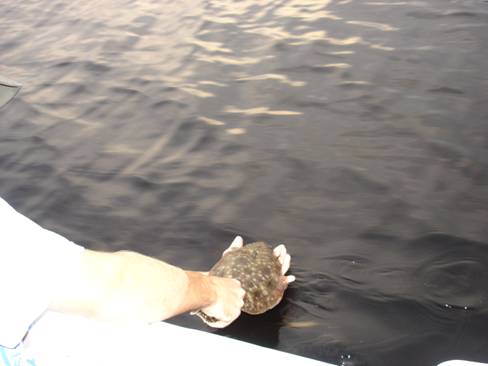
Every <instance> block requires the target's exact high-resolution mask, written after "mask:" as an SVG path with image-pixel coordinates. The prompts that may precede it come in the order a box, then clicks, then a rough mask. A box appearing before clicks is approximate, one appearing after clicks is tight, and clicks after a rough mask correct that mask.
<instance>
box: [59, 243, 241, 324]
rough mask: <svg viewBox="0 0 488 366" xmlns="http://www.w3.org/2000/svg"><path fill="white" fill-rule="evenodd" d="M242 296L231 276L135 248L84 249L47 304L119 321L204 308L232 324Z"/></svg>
mask: <svg viewBox="0 0 488 366" xmlns="http://www.w3.org/2000/svg"><path fill="white" fill-rule="evenodd" d="M243 296H244V290H242V289H241V287H240V285H239V283H238V281H235V280H232V279H225V278H218V277H213V276H208V275H206V274H203V273H200V272H193V271H184V270H183V269H181V268H178V267H175V266H172V265H170V264H167V263H165V262H163V261H160V260H157V259H154V258H151V257H147V256H144V255H142V254H138V253H135V252H129V251H121V252H114V253H104V252H96V251H91V250H85V252H84V253H83V256H82V258H81V263H80V268H79V270H78V271H74V272H73V273H72V275H71V276H69V277H67V278H63V279H62V280H60V281H59V285H58V286H57V287H56V289H55V291H54V292H53V295H52V297H51V303H50V305H49V308H50V309H52V310H57V311H63V312H71V313H78V314H82V315H87V316H91V317H96V318H101V319H108V320H113V321H117V322H121V321H143V322H154V321H158V320H164V319H167V318H170V317H172V316H174V315H177V314H180V313H184V312H187V311H190V310H195V309H200V308H206V309H208V310H209V311H210V312H212V313H213V314H215V316H218V317H219V319H223V320H224V321H225V322H226V323H227V324H230V323H231V322H232V321H233V320H235V319H236V318H237V317H238V316H239V314H240V309H241V307H242V304H243V302H242V298H243Z"/></svg>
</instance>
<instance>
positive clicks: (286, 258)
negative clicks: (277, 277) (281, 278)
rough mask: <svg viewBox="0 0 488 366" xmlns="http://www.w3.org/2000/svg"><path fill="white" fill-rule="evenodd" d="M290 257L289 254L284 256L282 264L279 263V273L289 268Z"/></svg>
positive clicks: (283, 272)
mask: <svg viewBox="0 0 488 366" xmlns="http://www.w3.org/2000/svg"><path fill="white" fill-rule="evenodd" d="M290 262H291V257H290V255H289V254H287V255H286V256H285V259H284V260H283V264H282V265H281V274H285V273H286V272H287V271H288V270H289V269H290Z"/></svg>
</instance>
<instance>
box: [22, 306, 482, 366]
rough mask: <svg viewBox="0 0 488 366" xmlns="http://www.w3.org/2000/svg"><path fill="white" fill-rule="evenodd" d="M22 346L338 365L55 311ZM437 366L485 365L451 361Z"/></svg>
mask: <svg viewBox="0 0 488 366" xmlns="http://www.w3.org/2000/svg"><path fill="white" fill-rule="evenodd" d="M25 350H26V352H27V354H28V355H29V354H32V355H33V356H34V355H35V356H34V357H35V359H36V366H86V365H91V366H98V365H100V366H102V365H103V366H107V365H117V366H129V365H130V366H133V365H138V364H144V365H164V364H167V363H168V360H170V361H171V362H172V363H174V362H178V364H180V363H181V364H184V365H187V364H198V365H212V366H220V365H225V366H228V365H229V364H232V365H233V366H241V365H242V366H249V365H253V364H265V365H266V364H275V365H279V366H288V365H300V366H338V365H333V364H330V363H325V362H321V361H317V360H313V359H310V358H305V357H301V356H297V355H294V354H291V353H287V352H282V351H277V350H273V349H269V348H265V347H261V346H257V345H254V344H251V343H247V342H243V341H239V340H236V339H231V338H227V337H224V336H220V335H216V334H212V333H207V332H203V331H199V330H195V329H189V328H184V327H180V326H177V325H173V324H169V323H165V322H160V323H156V324H151V325H141V324H138V325H114V324H110V323H104V322H99V321H95V320H90V319H87V318H84V317H80V316H74V315H68V314H61V313H56V312H47V313H45V314H44V315H43V316H42V317H41V318H40V319H39V320H38V321H37V322H36V323H35V325H34V326H33V327H32V328H31V330H30V331H29V335H28V336H27V338H26V341H25ZM433 366H434V365H433ZM437 366H488V364H486V363H479V362H473V361H464V360H450V361H444V362H442V363H440V364H438V365H437Z"/></svg>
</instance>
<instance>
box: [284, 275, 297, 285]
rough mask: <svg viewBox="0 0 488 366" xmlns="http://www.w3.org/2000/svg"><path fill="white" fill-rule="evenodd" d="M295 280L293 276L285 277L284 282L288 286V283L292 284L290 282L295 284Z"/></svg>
mask: <svg viewBox="0 0 488 366" xmlns="http://www.w3.org/2000/svg"><path fill="white" fill-rule="evenodd" d="M296 279H297V278H296V277H295V276H293V275H290V276H286V282H287V283H288V284H290V283H292V282H295V280H296Z"/></svg>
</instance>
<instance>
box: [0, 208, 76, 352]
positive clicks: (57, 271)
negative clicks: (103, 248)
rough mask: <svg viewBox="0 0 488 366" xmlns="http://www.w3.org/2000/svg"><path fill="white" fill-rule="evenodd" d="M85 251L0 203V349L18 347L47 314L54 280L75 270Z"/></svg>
mask: <svg viewBox="0 0 488 366" xmlns="http://www.w3.org/2000/svg"><path fill="white" fill-rule="evenodd" d="M83 250H84V248H83V247H81V246H79V245H76V244H75V243H73V242H71V241H69V240H67V239H66V238H64V237H62V236H61V235H58V234H56V233H54V232H52V231H49V230H46V229H44V228H42V227H41V226H39V225H38V224H36V223H35V222H33V221H32V220H30V219H28V218H27V217H25V216H23V215H22V214H20V213H18V212H17V211H15V210H14V209H13V208H12V207H11V206H10V205H9V204H8V203H7V202H5V201H4V200H3V199H2V198H0V345H1V346H4V347H8V348H13V347H15V346H17V345H18V344H19V343H20V342H21V341H22V339H23V338H24V336H25V334H26V332H27V331H28V329H29V327H30V326H31V324H32V323H33V322H34V321H35V320H36V319H37V318H38V317H39V316H40V315H41V314H42V313H43V312H44V311H45V310H46V308H47V306H48V304H49V299H50V296H51V291H52V289H53V288H54V286H55V284H56V282H57V281H59V278H62V277H63V276H66V275H69V274H70V273H73V271H78V270H79V266H80V263H81V257H82V253H83Z"/></svg>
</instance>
